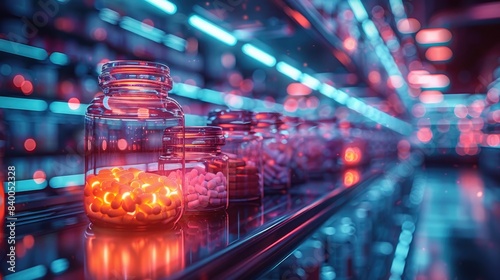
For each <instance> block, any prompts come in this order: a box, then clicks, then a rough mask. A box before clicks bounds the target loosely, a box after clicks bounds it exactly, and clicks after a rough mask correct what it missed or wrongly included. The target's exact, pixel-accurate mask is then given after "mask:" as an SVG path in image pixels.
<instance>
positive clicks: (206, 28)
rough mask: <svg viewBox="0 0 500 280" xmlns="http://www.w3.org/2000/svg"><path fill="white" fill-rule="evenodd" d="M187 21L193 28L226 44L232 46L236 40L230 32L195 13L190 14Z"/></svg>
mask: <svg viewBox="0 0 500 280" xmlns="http://www.w3.org/2000/svg"><path fill="white" fill-rule="evenodd" d="M188 23H189V24H190V25H191V26H193V27H194V28H196V29H198V30H200V31H201V32H203V33H205V34H207V35H210V36H212V37H213V38H215V39H217V40H219V41H221V42H223V43H224V44H226V45H228V46H234V45H236V43H237V42H238V40H237V39H236V37H234V36H233V35H232V34H231V33H229V32H227V31H225V30H223V29H222V28H220V27H219V26H217V25H215V24H213V23H211V22H209V21H208V20H206V19H204V18H201V17H199V16H197V15H192V16H190V17H189V19H188Z"/></svg>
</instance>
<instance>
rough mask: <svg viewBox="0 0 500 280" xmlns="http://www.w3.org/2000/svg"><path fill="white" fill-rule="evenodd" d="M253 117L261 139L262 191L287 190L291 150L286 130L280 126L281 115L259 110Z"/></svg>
mask: <svg viewBox="0 0 500 280" xmlns="http://www.w3.org/2000/svg"><path fill="white" fill-rule="evenodd" d="M254 118H255V124H254V131H255V133H256V134H257V135H260V136H262V139H263V140H262V158H263V165H264V192H265V193H277V192H278V193H279V192H287V191H288V189H289V188H290V184H291V172H290V161H291V158H292V151H291V149H289V148H288V147H289V146H288V132H287V131H284V130H283V127H282V125H283V120H282V119H281V118H282V115H281V114H280V113H275V112H260V113H255V114H254Z"/></svg>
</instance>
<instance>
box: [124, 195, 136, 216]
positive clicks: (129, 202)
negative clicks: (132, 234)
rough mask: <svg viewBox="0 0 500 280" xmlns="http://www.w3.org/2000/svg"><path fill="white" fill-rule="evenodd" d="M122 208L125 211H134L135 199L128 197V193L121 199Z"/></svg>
mask: <svg viewBox="0 0 500 280" xmlns="http://www.w3.org/2000/svg"><path fill="white" fill-rule="evenodd" d="M122 208H123V210H125V211H127V212H134V211H135V201H134V200H133V199H132V197H130V195H128V196H127V197H125V198H124V199H123V202H122Z"/></svg>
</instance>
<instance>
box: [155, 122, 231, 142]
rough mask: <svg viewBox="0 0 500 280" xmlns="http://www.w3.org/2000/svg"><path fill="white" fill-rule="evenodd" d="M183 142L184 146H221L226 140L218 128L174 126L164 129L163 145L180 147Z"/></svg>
mask: <svg viewBox="0 0 500 280" xmlns="http://www.w3.org/2000/svg"><path fill="white" fill-rule="evenodd" d="M183 140H184V142H185V145H186V146H222V145H224V144H226V138H225V137H224V135H223V133H222V128H220V127H218V126H186V127H185V128H183V127H179V126H175V127H171V128H167V129H165V132H164V133H163V144H164V145H169V146H180V145H182V141H183Z"/></svg>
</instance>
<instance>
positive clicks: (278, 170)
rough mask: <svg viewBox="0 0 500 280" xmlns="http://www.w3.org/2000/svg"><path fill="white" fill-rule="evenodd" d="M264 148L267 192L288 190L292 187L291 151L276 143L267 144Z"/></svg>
mask: <svg viewBox="0 0 500 280" xmlns="http://www.w3.org/2000/svg"><path fill="white" fill-rule="evenodd" d="M263 146H264V147H263V155H262V156H263V159H264V186H265V190H266V191H273V190H275V189H276V190H283V189H287V188H288V187H289V186H290V161H291V156H290V152H289V149H288V148H287V146H286V145H285V144H282V143H276V142H267V143H265V144H264V145H263Z"/></svg>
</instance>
